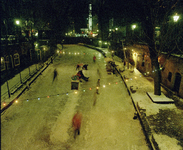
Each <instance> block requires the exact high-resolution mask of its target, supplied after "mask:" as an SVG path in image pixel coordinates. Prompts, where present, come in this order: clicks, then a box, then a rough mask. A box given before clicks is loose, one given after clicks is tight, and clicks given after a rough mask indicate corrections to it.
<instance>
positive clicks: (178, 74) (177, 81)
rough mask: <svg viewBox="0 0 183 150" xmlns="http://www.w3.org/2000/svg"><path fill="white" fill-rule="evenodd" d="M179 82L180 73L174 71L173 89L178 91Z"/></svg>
mask: <svg viewBox="0 0 183 150" xmlns="http://www.w3.org/2000/svg"><path fill="white" fill-rule="evenodd" d="M180 83H181V74H180V73H176V74H175V82H174V87H173V91H175V92H177V93H179V88H180Z"/></svg>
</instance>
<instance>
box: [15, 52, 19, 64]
mask: <svg viewBox="0 0 183 150" xmlns="http://www.w3.org/2000/svg"><path fill="white" fill-rule="evenodd" d="M14 64H15V66H18V65H20V59H19V54H18V53H16V54H14Z"/></svg>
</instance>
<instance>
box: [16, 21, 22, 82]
mask: <svg viewBox="0 0 183 150" xmlns="http://www.w3.org/2000/svg"><path fill="white" fill-rule="evenodd" d="M15 24H16V32H17V34H18V42H19V33H18V26H19V25H20V21H19V20H16V21H15ZM20 32H21V29H20ZM19 74H20V83H21V84H22V76H21V69H20V73H19Z"/></svg>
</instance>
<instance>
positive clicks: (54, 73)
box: [53, 69, 58, 82]
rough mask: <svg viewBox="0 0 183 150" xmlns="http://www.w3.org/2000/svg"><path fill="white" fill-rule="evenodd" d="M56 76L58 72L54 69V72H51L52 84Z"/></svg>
mask: <svg viewBox="0 0 183 150" xmlns="http://www.w3.org/2000/svg"><path fill="white" fill-rule="evenodd" d="M57 75H58V72H57V70H56V69H55V70H54V72H53V82H54V80H55V78H56V77H57Z"/></svg>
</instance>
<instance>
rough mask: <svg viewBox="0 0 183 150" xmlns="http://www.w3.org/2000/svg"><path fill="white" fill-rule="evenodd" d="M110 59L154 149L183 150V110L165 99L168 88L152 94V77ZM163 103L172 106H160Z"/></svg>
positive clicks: (8, 101)
mask: <svg viewBox="0 0 183 150" xmlns="http://www.w3.org/2000/svg"><path fill="white" fill-rule="evenodd" d="M87 46H88V45H87ZM91 48H94V47H91ZM95 49H96V50H97V49H98V50H99V51H103V52H104V53H106V52H108V50H107V49H106V48H99V47H97V48H96V47H95ZM108 58H110V59H113V61H114V62H115V64H116V65H117V66H116V69H117V71H118V73H119V75H120V76H121V78H122V80H123V81H124V83H125V84H126V88H127V91H128V93H129V95H130V96H131V99H132V102H133V104H134V107H135V109H136V114H134V116H135V115H137V116H138V118H139V119H140V122H141V125H142V127H143V130H144V133H145V135H146V138H147V140H148V141H149V143H150V144H151V146H152V149H162V150H165V149H166V150H170V149H173V150H182V149H183V134H182V133H183V110H182V109H179V108H178V107H177V106H176V105H175V104H174V103H173V102H172V99H170V98H167V97H166V98H165V94H166V90H165V89H163V88H162V95H161V96H158V97H157V96H154V95H153V92H154V81H153V79H152V78H151V77H145V76H143V75H142V74H141V73H140V72H139V71H138V70H137V69H135V68H134V69H133V68H132V67H131V66H130V68H129V69H127V67H126V66H124V63H123V60H122V59H121V58H119V57H117V56H114V57H112V56H111V55H110V54H109V53H106V59H108ZM45 68H46V65H45V67H43V68H42V69H41V70H40V71H39V72H38V73H37V74H36V75H35V76H33V78H32V79H31V80H30V81H29V83H31V82H33V81H34V80H35V78H36V77H37V76H39V74H40V73H41V72H42V71H43V70H44V69H45ZM12 80H13V79H12ZM14 80H17V79H14ZM1 88H5V86H3V87H2V86H1ZM26 88H27V86H26V85H24V87H22V89H21V90H19V91H18V92H16V93H15V94H14V95H13V96H12V97H11V98H7V99H4V100H3V101H1V110H2V109H3V108H4V107H6V105H8V103H10V102H11V101H13V100H15V99H16V97H17V96H19V95H20V94H21V93H22V91H24V90H25V89H26ZM164 93H165V94H164ZM162 101H166V102H170V103H158V102H162ZM4 103H6V105H4ZM1 112H2V111H1Z"/></svg>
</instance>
